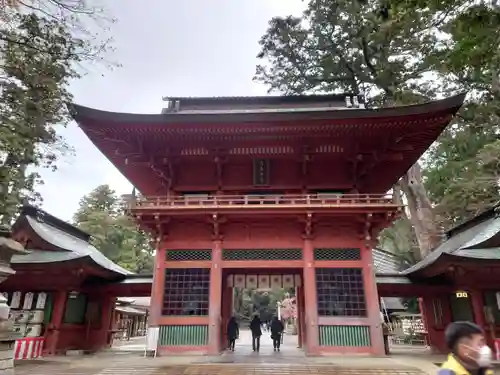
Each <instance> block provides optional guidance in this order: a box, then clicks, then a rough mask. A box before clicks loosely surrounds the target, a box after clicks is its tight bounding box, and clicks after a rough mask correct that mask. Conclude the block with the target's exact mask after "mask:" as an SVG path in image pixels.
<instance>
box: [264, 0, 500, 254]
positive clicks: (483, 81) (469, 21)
mask: <svg viewBox="0 0 500 375" xmlns="http://www.w3.org/2000/svg"><path fill="white" fill-rule="evenodd" d="M498 12H499V6H498V5H497V4H496V2H481V1H480V2H478V1H463V0H461V1H452V0H448V1H444V2H437V1H425V0H415V1H400V0H389V1H379V0H364V1H361V0H353V1H347V0H345V1H344V0H340V1H335V2H332V1H326V0H310V1H309V2H308V7H307V9H306V11H305V12H304V14H303V15H302V17H292V16H289V17H276V18H274V19H272V20H271V21H270V24H269V29H268V30H267V32H266V34H265V35H264V36H263V37H262V39H261V40H260V45H261V52H260V54H259V55H258V57H259V58H260V59H262V61H263V62H262V64H261V65H259V66H258V67H257V73H256V77H255V79H256V80H257V81H260V82H263V83H265V84H267V85H268V86H269V87H270V91H279V92H281V93H287V94H303V93H315V92H319V93H332V92H339V91H343V92H346V91H347V92H352V93H354V94H364V95H365V96H366V99H367V103H368V105H369V106H376V107H380V106H395V105H396V106H397V105H405V104H414V103H419V102H422V101H427V100H429V99H434V98H438V97H440V96H443V95H444V96H449V95H452V94H456V93H458V92H461V91H464V90H466V91H470V92H471V94H472V95H470V98H469V101H468V103H467V105H466V106H465V107H464V109H463V110H462V111H461V113H460V114H459V117H458V120H456V121H455V122H454V123H453V124H452V125H451V126H450V127H449V128H448V130H447V131H446V132H445V133H444V134H443V136H442V137H441V138H440V139H439V141H438V143H437V144H436V145H435V146H434V147H433V148H432V149H431V151H430V152H429V154H428V155H427V156H426V158H425V159H424V161H425V163H424V165H423V166H424V167H425V170H424V171H422V167H421V164H419V163H417V164H415V165H414V166H413V167H412V168H410V170H409V171H408V173H407V174H406V175H405V176H403V178H401V180H400V181H399V183H398V184H397V185H396V186H394V189H393V190H394V193H395V196H396V198H398V199H399V201H400V202H401V203H407V207H408V210H407V214H408V216H407V217H404V218H403V219H401V221H400V222H399V223H398V224H397V226H395V227H393V228H391V229H389V231H398V232H399V233H398V234H397V235H395V233H392V234H391V233H387V232H385V233H383V237H384V236H385V243H387V242H388V241H389V242H390V241H394V240H396V242H398V243H397V244H394V243H393V246H392V247H393V248H395V247H398V248H400V249H401V248H403V249H402V250H401V251H403V252H404V254H405V255H404V257H405V258H408V257H411V259H413V261H417V260H418V259H420V258H422V257H423V256H425V255H426V254H427V253H428V252H429V251H430V250H432V249H433V248H435V247H436V246H437V245H438V244H439V243H440V242H441V240H442V229H443V226H444V227H448V226H449V225H452V224H453V223H455V222H456V221H458V220H459V219H460V218H463V217H464V216H467V214H468V213H469V214H474V213H476V212H477V211H478V210H480V209H481V208H484V207H485V206H488V205H490V204H491V202H492V201H495V200H496V199H498V166H497V163H496V160H498V156H499V153H498V151H499V150H500V146H497V145H496V143H495V142H493V143H492V141H494V140H496V138H497V136H496V134H498V114H499V113H500V111H499V110H498V108H499V106H498V103H499V102H498V87H499V86H500V85H499V84H498V79H499V71H500V70H499V69H498V68H499V65H498V61H499V58H498V56H499V54H498V48H497V46H498V41H499V40H500V38H499V33H500V29H499V28H498V26H497V25H498V19H499V18H498ZM471 30H473V31H477V33H475V32H471ZM475 134H478V136H477V137H475ZM471 138H475V139H474V140H471ZM478 179H479V180H478ZM404 221H407V223H404ZM408 228H411V230H407V229H408ZM405 239H406V240H405ZM415 241H416V243H417V244H418V248H419V250H420V254H419V255H418V256H417V257H415V253H414V245H413V244H414V243H415ZM401 244H406V245H404V246H401Z"/></svg>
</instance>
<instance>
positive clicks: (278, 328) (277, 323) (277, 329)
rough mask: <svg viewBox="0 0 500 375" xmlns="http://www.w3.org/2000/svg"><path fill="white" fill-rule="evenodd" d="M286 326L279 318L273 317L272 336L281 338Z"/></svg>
mask: <svg viewBox="0 0 500 375" xmlns="http://www.w3.org/2000/svg"><path fill="white" fill-rule="evenodd" d="M284 329H285V326H284V325H283V323H282V322H281V320H279V319H273V321H272V322H271V338H273V339H279V338H280V337H281V334H282V333H283V331H284Z"/></svg>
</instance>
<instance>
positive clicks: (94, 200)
mask: <svg viewBox="0 0 500 375" xmlns="http://www.w3.org/2000/svg"><path fill="white" fill-rule="evenodd" d="M73 221H74V224H75V225H76V226H77V227H78V228H80V229H82V230H83V231H85V232H87V233H89V234H90V235H92V241H93V244H94V246H95V247H96V248H97V249H99V250H100V251H101V252H102V253H103V254H104V255H105V256H106V257H108V258H109V259H110V260H112V261H113V262H115V263H117V264H118V265H120V266H122V267H123V268H126V269H128V270H129V271H133V272H137V273H146V274H151V273H153V265H154V256H153V253H154V249H153V247H152V246H151V243H152V239H151V238H150V236H149V235H148V234H147V233H145V232H144V231H142V230H141V229H140V228H138V226H137V224H136V223H135V222H134V221H133V219H132V218H130V217H129V216H127V215H126V214H125V212H124V206H123V202H122V200H121V199H120V198H119V197H118V196H117V195H116V193H115V191H113V190H112V189H111V188H110V187H109V186H108V185H101V186H98V187H97V188H95V189H94V190H93V191H92V192H90V193H89V194H87V195H85V196H84V197H83V198H82V199H81V200H80V207H79V209H78V211H77V212H76V213H75V215H74V218H73Z"/></svg>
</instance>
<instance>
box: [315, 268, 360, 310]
mask: <svg viewBox="0 0 500 375" xmlns="http://www.w3.org/2000/svg"><path fill="white" fill-rule="evenodd" d="M316 290H317V298H318V315H319V316H366V300H365V291H364V287H363V271H362V269H360V268H317V269H316Z"/></svg>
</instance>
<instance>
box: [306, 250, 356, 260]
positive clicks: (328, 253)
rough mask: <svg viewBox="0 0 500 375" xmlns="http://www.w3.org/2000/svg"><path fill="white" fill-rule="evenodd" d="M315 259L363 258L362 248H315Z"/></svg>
mask: <svg viewBox="0 0 500 375" xmlns="http://www.w3.org/2000/svg"><path fill="white" fill-rule="evenodd" d="M314 260H361V250H360V249H354V248H353V249H349V248H347V249H345V248H340V249H335V248H320V249H314Z"/></svg>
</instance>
